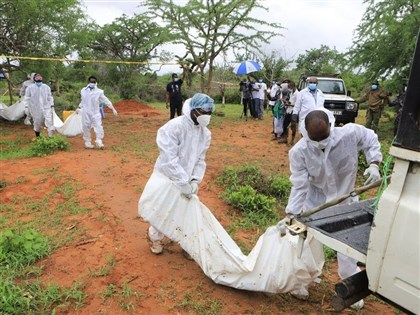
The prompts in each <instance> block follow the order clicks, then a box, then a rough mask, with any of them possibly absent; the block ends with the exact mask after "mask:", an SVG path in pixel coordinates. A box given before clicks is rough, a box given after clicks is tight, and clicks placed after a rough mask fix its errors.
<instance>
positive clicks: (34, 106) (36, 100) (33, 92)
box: [23, 84, 54, 136]
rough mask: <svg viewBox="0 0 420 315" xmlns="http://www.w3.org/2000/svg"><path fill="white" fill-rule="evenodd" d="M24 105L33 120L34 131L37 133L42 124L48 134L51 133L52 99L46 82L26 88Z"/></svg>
mask: <svg viewBox="0 0 420 315" xmlns="http://www.w3.org/2000/svg"><path fill="white" fill-rule="evenodd" d="M23 101H24V103H25V107H27V108H28V109H29V112H30V113H31V116H32V118H33V121H34V131H35V132H36V133H39V132H40V131H41V128H42V124H44V123H45V126H46V127H47V129H48V136H52V135H53V131H54V124H53V108H54V99H53V97H52V94H51V89H50V87H49V86H48V85H46V84H41V85H40V86H38V85H36V84H32V85H30V86H28V87H27V88H26V91H25V98H24V100H23Z"/></svg>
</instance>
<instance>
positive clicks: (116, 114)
mask: <svg viewBox="0 0 420 315" xmlns="http://www.w3.org/2000/svg"><path fill="white" fill-rule="evenodd" d="M112 113H113V114H114V116H118V112H117V111H116V109H115V108H113V109H112Z"/></svg>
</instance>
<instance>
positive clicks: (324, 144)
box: [308, 137, 330, 150]
mask: <svg viewBox="0 0 420 315" xmlns="http://www.w3.org/2000/svg"><path fill="white" fill-rule="evenodd" d="M308 141H309V143H310V144H311V145H312V146H314V147H315V148H317V149H320V150H324V149H325V148H326V147H327V146H328V144H329V143H330V137H328V138H325V139H324V140H321V141H314V140H310V139H308Z"/></svg>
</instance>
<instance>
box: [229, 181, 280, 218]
mask: <svg viewBox="0 0 420 315" xmlns="http://www.w3.org/2000/svg"><path fill="white" fill-rule="evenodd" d="M225 199H226V201H227V202H228V203H229V204H231V205H232V206H234V207H235V208H237V209H239V210H241V211H243V212H260V213H270V214H273V215H274V212H273V207H274V205H275V204H276V199H274V198H270V197H267V196H265V195H263V194H260V193H257V192H256V191H255V189H253V188H252V187H251V186H249V185H246V186H240V187H239V188H238V189H237V190H233V191H230V192H228V193H227V194H226V198H225Z"/></svg>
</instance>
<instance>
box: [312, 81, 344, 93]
mask: <svg viewBox="0 0 420 315" xmlns="http://www.w3.org/2000/svg"><path fill="white" fill-rule="evenodd" d="M318 89H320V90H321V91H322V92H323V93H327V94H343V95H345V94H346V93H345V91H344V84H343V81H334V80H325V81H323V80H318Z"/></svg>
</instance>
